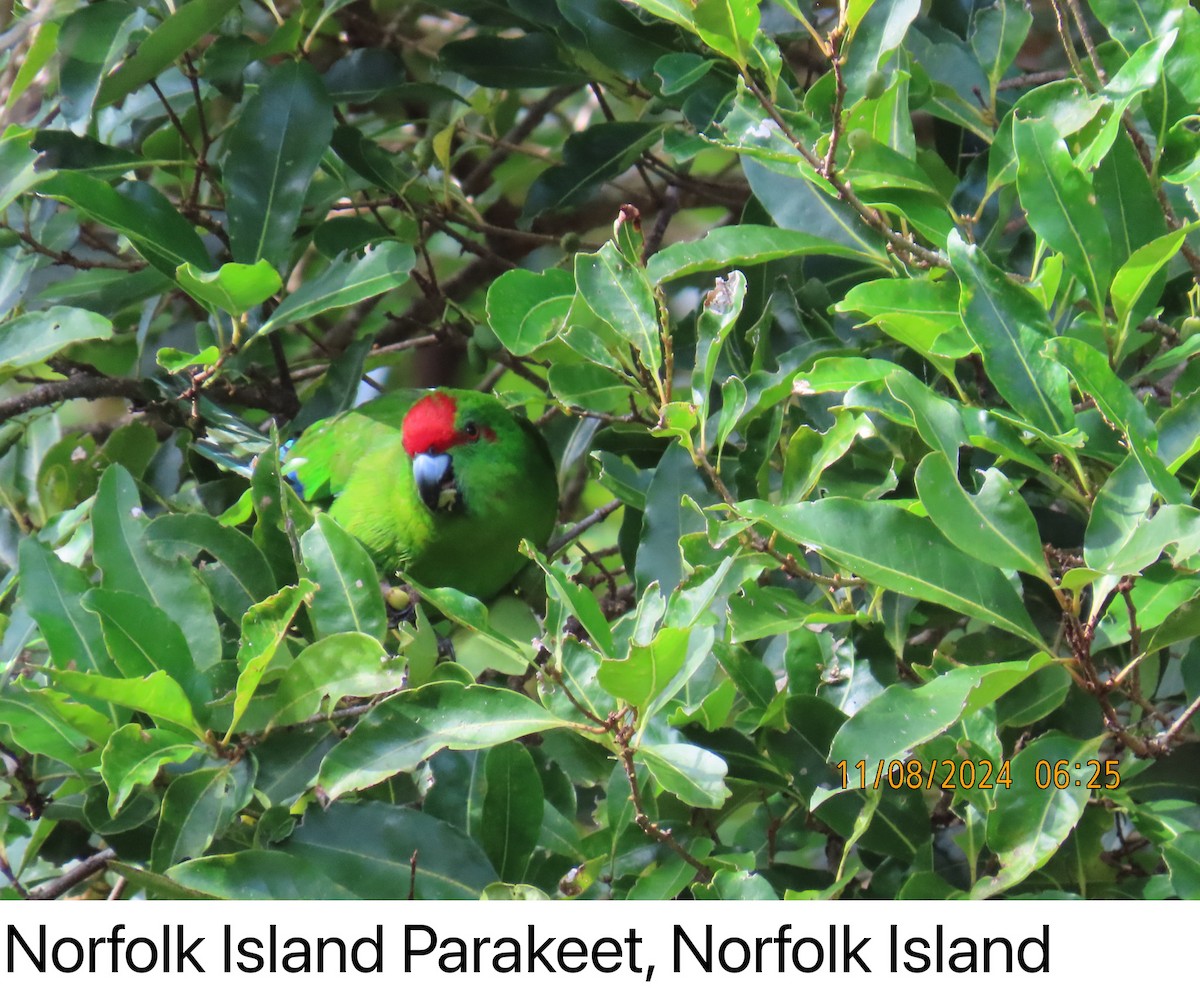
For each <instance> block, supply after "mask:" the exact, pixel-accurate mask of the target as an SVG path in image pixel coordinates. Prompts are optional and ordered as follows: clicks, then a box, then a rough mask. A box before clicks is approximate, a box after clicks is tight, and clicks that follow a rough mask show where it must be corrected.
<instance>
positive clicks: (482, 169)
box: [462, 84, 579, 197]
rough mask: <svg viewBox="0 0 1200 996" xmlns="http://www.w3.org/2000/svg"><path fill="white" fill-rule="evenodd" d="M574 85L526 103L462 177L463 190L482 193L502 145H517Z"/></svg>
mask: <svg viewBox="0 0 1200 996" xmlns="http://www.w3.org/2000/svg"><path fill="white" fill-rule="evenodd" d="M578 89H579V84H570V85H569V86H560V87H558V88H557V89H554V90H551V91H550V92H549V93H548V94H546V96H544V97H542V98H541V100H538V101H537V102H536V103H533V104H530V105H529V108H528V110H526V111H525V115H524V116H523V117H522V118H521V120H520V121H518V122H517V123H516V124H515V125H513V127H512V128H510V129H509V130H508V131H507V132H506V133H505V135H504V137H503V139H502V140H501V141H502V142H503V145H502V146H501V147H498V148H496V149H494V150H493V151H492V152H491V153H490V154H489V155H488V156H486V157H485V158H484V159H483V160H482V161H481V162H480V163H479V164H478V165H476V166H475V167H474V169H472V170H471V172H470V173H468V174H467V175H466V176H465V177H464V178H463V180H462V189H463V193H465V194H466V195H467V196H468V197H470V196H473V195H475V194H480V193H482V192H483V191H484V189H486V187H487V182H488V180H489V179H490V178H491V175H492V173H494V172H495V170H496V167H497V166H499V165H500V164H501V163H502V162H504V160H505V159H507V158H508V156H509V150H508V148H506V147H505V146H514V145H519V144H520V143H521V142H523V141H525V139H526V138H528V137H529V136H530V135H531V134H533V132H534V130H535V129H536V128H537V126H538V125H540V124H541V123H542V122H543V121H544V120H545V119H546V115H547V114H549V113H550V112H551V111H552V110H554V108H556V107H557V106H558V105H559V104H561V103H562V102H563V101H564V100H566V99H567V98H568V97H569V96H571V94H573V93H574V92H575V91H576V90H578Z"/></svg>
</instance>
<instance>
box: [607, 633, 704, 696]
mask: <svg viewBox="0 0 1200 996" xmlns="http://www.w3.org/2000/svg"><path fill="white" fill-rule="evenodd" d="M688 637H689V631H688V630H685V629H661V630H659V631H658V632H657V633H656V634H655V635H654V639H653V640H651V641H650V642H649V643H648V644H646V645H644V646H638V645H634V646H632V647H630V648H629V656H628V657H626V658H625V659H623V660H606V661H604V662H602V663H601V665H600V671H599V674H598V678H599V681H600V686H601V687H602V688H603V689H604V690H605V691H606V692H608V693H609V694H610V695H615V696H616V697H617V698H619V699H623V700H624V701H626V702H628V703H629V704H630V705H632V706H635V707H636V708H637V709H638V710H639V711H643V710H645V709H646V708H647V707H648V706H649V705H650V703H651V702H652V701H653V700H654V699H655V698H657V697H658V695H659V694H661V693H662V691H663V690H664V689H665V688H667V687H668V685H670V683H671V681H672V679H673V678H674V677H675V675H676V674H678V673H679V671H680V669H681V668H682V667H683V665H684V661H685V660H686V659H687V650H688Z"/></svg>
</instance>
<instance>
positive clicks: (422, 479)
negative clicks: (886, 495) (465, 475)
mask: <svg viewBox="0 0 1200 996" xmlns="http://www.w3.org/2000/svg"><path fill="white" fill-rule="evenodd" d="M412 468H413V480H414V481H415V482H416V484H417V492H418V494H420V496H421V501H423V502H424V503H425V504H426V505H428V506H429V508H430V509H431V510H432V511H435V512H436V511H437V510H438V509H439V508H440V507H442V506H443V505H444V500H443V492H445V491H450V492H452V493H453V492H454V490H455V487H454V467H453V465H452V463H451V461H450V454H448V453H418V454H417V455H416V456H415V457H413V461H412Z"/></svg>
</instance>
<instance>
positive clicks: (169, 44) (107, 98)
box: [96, 0, 237, 107]
mask: <svg viewBox="0 0 1200 996" xmlns="http://www.w3.org/2000/svg"><path fill="white" fill-rule="evenodd" d="M236 6H237V0H189V2H188V3H186V4H183V5H182V6H180V7H179V8H178V9H177V10H175V11H173V12H172V13H171V15H170V16H169V17H168V18H167V19H166V20H164V21H163V22H162V23H161V24H160V25H158V26H157V27H156V28H155V29H154V30H153V31H151V32H150V34H149V35H148V36H146V37H145V38H143V39H142V40H141V41H140V42H138V45H137V48H136V49H134V52H133V54H132V55H131V56H130V57H129V58H128V59H126V60H125V61H124V62H122V63H121V65H120V67H119V68H118V69H117V70H116V72H114V73H113V74H112V75H111V76H108V77H106V78H105V80H104V82H103V83H101V84H100V90H99V92H98V93H97V94H96V106H97V107H107V106H108V105H109V104H113V103H116V102H117V101H118V100H120V99H121V98H122V97H124V96H126V95H127V94H129V93H131V92H133V91H134V90H136V89H137V88H138V87H140V86H141V85H142V84H144V83H148V82H149V81H150V80H152V79H154V78H155V77H156V76H158V74H159V73H161V72H162V71H163V70H164V69H166V68H168V67H169V66H170V65H171V64H172V63H174V62H175V60H176V59H178V58H179V57H180V56H181V55H183V53H184V52H186V51H187V50H188V49H189V48H191V47H192V46H193V45H195V44H196V43H197V42H199V41H200V40H201V39H202V38H203V37H204V36H205V35H207V34H208V33H209V32H210V31H212V30H213V29H215V28H216V27H217V25H218V24H220V23H221V21H222V20H223V19H224V17H225V16H226V15H227V14H228V13H229V12H230V11H231V10H233V9H234V8H235V7H236Z"/></svg>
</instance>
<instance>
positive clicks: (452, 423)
mask: <svg viewBox="0 0 1200 996" xmlns="http://www.w3.org/2000/svg"><path fill="white" fill-rule="evenodd" d="M283 470H284V473H285V474H287V476H288V478H289V479H290V480H291V481H292V483H293V484H294V485H295V486H296V488H297V490H298V491H299V492H300V495H301V497H302V498H303V499H304V500H305V501H311V502H315V503H318V504H323V505H328V508H329V514H330V515H331V516H333V518H334V519H336V520H337V521H338V522H339V523H340V524H341V525H342V526H344V527H345V528H346V530H347V531H348V532H350V533H351V534H352V535H354V536H356V537H357V538H358V539H359V540H360V541H361V542H362V543H363V545H364V546H366V548H367V549H368V550H369V551H370V552H371V555H372V556H373V557H374V559H375V561H376V563H377V564H378V565H379V567H380V568H381V569H383V570H384V571H389V572H391V571H397V570H401V571H404V572H405V573H407V574H409V575H411V576H412V578H413V579H414V580H416V581H418V582H420V583H421V584H425V585H430V586H433V587H443V586H444V587H451V588H457V589H459V590H460V591H462V592H465V593H466V594H468V595H474V596H475V597H476V598H480V599H488V598H491V597H492V596H493V595H495V594H497V593H498V592H499V591H500V590H501V589H502V588H503V587H504V586H505V585H506V584H507V583H508V582H509V581H511V580H512V578H513V576H514V575H515V574H516V573H517V571H519V570H520V568H521V567H522V566H523V565H524V564H525V563H526V560H525V559H524V558H523V557H522V556H521V554H520V553H519V552H518V549H517V548H518V545H519V544H520V542H521V540H522V539H527V540H529V541H530V543H532V544H534V545H535V546H542V545H544V544H545V542H546V540H547V539H549V537H550V532H551V530H552V529H553V528H554V522H555V518H556V515H557V511H558V483H557V477H556V474H555V469H554V461H553V460H552V459H551V456H550V451H549V449H548V448H547V446H546V442H545V440H544V439H542V437H541V435H540V434H539V433H538V431H537V430H536V429H535V428H534V427H533V426H532V425H531V424H530V423H529V421H528V420H527V419H525V418H522V417H520V416H517V415H513V414H512V413H511V412H509V411H508V410H507V409H506V408H505V407H504V406H503V405H502V404H501V403H500V402H499V401H497V400H496V399H495V398H494V397H492V396H491V395H487V394H480V393H479V392H477V391H457V390H447V389H442V390H436V391H432V392H428V393H426V392H418V391H398V392H396V393H393V394H387V395H384V396H383V397H380V398H376V399H374V400H373V401H369V402H367V403H366V404H364V405H362V406H360V407H358V408H355V409H353V410H352V411H348V412H345V413H343V414H341V415H336V416H334V417H332V418H328V419H325V420H324V421H322V422H317V423H316V424H314V425H312V426H311V427H309V429H308V430H307V431H306V432H304V434H303V435H302V436H301V437H300V438H299V439H298V440H297V441H296V442H295V443H294V444H293V445H292V446H291V447H290V448H289V450H288V452H287V456H286V459H285V461H284V465H283Z"/></svg>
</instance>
